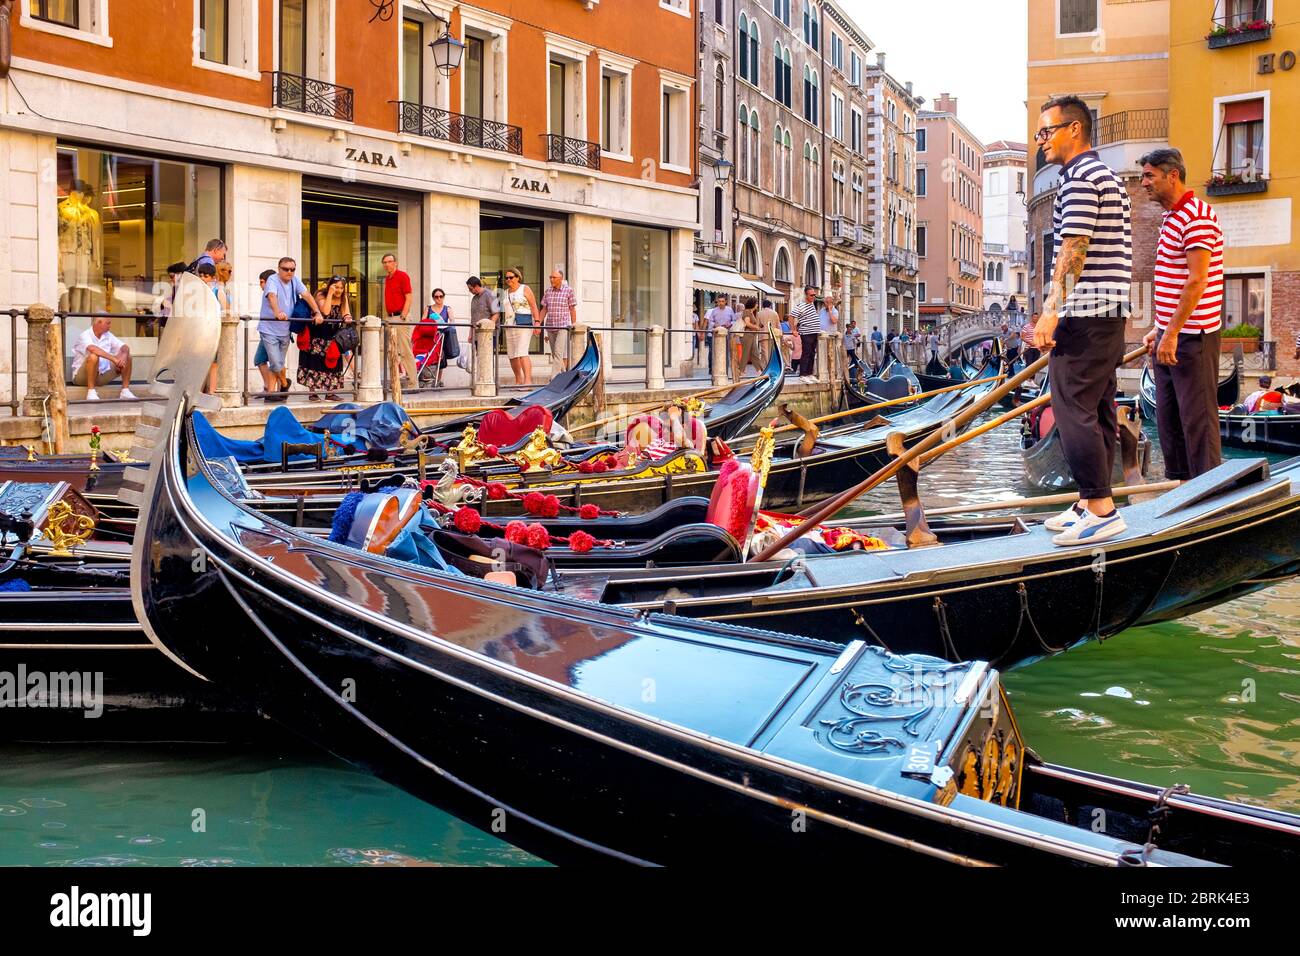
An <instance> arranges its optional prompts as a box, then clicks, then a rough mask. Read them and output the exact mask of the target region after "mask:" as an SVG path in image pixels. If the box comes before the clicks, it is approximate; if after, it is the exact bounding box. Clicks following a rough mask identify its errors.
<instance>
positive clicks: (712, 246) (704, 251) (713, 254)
mask: <svg viewBox="0 0 1300 956" xmlns="http://www.w3.org/2000/svg"><path fill="white" fill-rule="evenodd" d="M695 254H696V255H697V256H702V257H704V258H705V259H719V260H721V259H726V260H730V259H731V256H730V254H729V251H728V246H727V244H726V243H725V242H722V241H718V242H705V241H704V240H703V239H700V238H698V237H697V238H696V240H695Z"/></svg>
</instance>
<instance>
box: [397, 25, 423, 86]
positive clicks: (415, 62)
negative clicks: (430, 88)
mask: <svg viewBox="0 0 1300 956" xmlns="http://www.w3.org/2000/svg"><path fill="white" fill-rule="evenodd" d="M402 99H403V100H404V101H405V102H407V103H422V102H424V24H423V23H421V22H420V21H419V20H403V21H402Z"/></svg>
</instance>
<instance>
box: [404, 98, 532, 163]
mask: <svg viewBox="0 0 1300 956" xmlns="http://www.w3.org/2000/svg"><path fill="white" fill-rule="evenodd" d="M391 102H396V103H397V117H398V128H399V129H400V130H401V132H403V133H412V134H414V135H416V136H427V137H429V138H430V139H440V140H444V141H446V142H448V143H455V144H456V145H458V146H477V147H478V148H480V149H493V150H497V151H498V152H502V153H513V154H514V155H516V156H519V155H522V154H523V151H524V131H523V130H522V129H521V128H520V127H518V126H512V125H510V124H509V123H500V122H498V121H496V120H490V119H484V118H483V117H481V116H470V115H468V114H465V113H454V112H452V111H451V110H444V109H441V108H440V107H437V106H425V105H424V104H422V103H413V102H411V101H409V100H394V101H391Z"/></svg>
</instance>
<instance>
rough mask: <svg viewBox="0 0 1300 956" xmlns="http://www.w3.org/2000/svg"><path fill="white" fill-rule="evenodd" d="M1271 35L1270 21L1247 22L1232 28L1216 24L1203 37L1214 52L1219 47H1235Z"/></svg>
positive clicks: (1265, 38)
mask: <svg viewBox="0 0 1300 956" xmlns="http://www.w3.org/2000/svg"><path fill="white" fill-rule="evenodd" d="M1272 35H1273V21H1272V20H1248V21H1246V22H1244V23H1238V24H1234V25H1232V26H1229V25H1228V24H1226V23H1216V25H1215V27H1214V29H1213V30H1211V31H1210V32H1209V33H1207V34H1206V35H1205V39H1206V40H1207V41H1208V42H1209V45H1210V49H1212V50H1214V49H1218V48H1219V47H1225V46H1236V45H1237V44H1239V43H1253V42H1254V41H1256V40H1267V39H1268V38H1269V37H1270V36H1272Z"/></svg>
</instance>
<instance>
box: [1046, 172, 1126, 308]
mask: <svg viewBox="0 0 1300 956" xmlns="http://www.w3.org/2000/svg"><path fill="white" fill-rule="evenodd" d="M1130 212H1131V210H1130V205H1129V198H1128V192H1127V190H1125V189H1124V184H1123V183H1121V182H1120V181H1119V177H1117V176H1116V175H1115V174H1114V173H1113V172H1112V171H1111V169H1110V167H1109V166H1107V165H1106V164H1105V163H1103V162H1102V161H1101V160H1100V159H1098V158H1097V154H1096V153H1095V152H1093V151H1092V150H1089V151H1088V152H1086V153H1080V154H1079V155H1078V156H1076V157H1075V158H1074V159H1072V160H1070V162H1068V163H1067V164H1066V165H1065V168H1064V169H1063V170H1062V171H1061V186H1060V189H1059V190H1058V191H1057V193H1056V205H1055V207H1054V209H1053V211H1052V229H1053V231H1054V232H1055V234H1056V241H1055V244H1054V246H1053V250H1052V251H1053V256H1058V255H1060V253H1061V244H1062V242H1063V241H1064V240H1065V238H1066V237H1067V236H1087V237H1088V238H1089V240H1090V241H1089V243H1088V256H1087V258H1086V259H1085V260H1084V263H1083V272H1082V273H1081V274H1080V275H1079V279H1078V282H1077V283H1075V285H1074V288H1072V289H1069V290H1067V291H1068V292H1069V295H1068V297H1067V298H1066V300H1065V305H1064V306H1062V308H1061V310H1060V314H1061V315H1063V316H1076V317H1079V318H1087V317H1090V316H1103V315H1117V314H1121V315H1122V314H1125V313H1127V311H1128V301H1129V287H1130V285H1131V284H1132V278H1133V227H1132V219H1131V215H1130Z"/></svg>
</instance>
